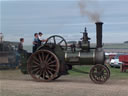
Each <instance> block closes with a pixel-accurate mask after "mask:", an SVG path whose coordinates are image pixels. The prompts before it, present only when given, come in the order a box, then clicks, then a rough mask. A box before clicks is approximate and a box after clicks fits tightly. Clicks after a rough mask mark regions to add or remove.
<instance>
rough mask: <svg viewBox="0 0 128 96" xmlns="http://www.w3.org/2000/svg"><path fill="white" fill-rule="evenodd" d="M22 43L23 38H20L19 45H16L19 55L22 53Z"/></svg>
mask: <svg viewBox="0 0 128 96" xmlns="http://www.w3.org/2000/svg"><path fill="white" fill-rule="evenodd" d="M23 43H24V38H20V43H19V45H18V52H19V53H22V52H24V49H23Z"/></svg>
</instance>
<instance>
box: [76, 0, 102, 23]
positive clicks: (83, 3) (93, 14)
mask: <svg viewBox="0 0 128 96" xmlns="http://www.w3.org/2000/svg"><path fill="white" fill-rule="evenodd" d="M90 1H92V0H80V1H79V3H78V4H79V7H80V13H81V15H82V16H87V17H88V18H89V19H90V20H91V21H92V22H98V21H100V16H101V14H100V12H98V11H97V10H96V9H94V10H89V7H88V6H89V4H91V3H92V2H91V3H90ZM93 2H95V1H93ZM96 7H97V8H98V5H97V6H96Z"/></svg>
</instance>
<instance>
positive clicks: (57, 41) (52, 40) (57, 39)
mask: <svg viewBox="0 0 128 96" xmlns="http://www.w3.org/2000/svg"><path fill="white" fill-rule="evenodd" d="M45 44H54V45H59V46H60V47H61V48H62V49H63V50H67V42H66V40H65V39H64V38H63V37H62V36H59V35H53V36H50V37H49V38H48V39H47V41H46V42H45Z"/></svg>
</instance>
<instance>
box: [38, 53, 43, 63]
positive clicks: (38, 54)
mask: <svg viewBox="0 0 128 96" xmlns="http://www.w3.org/2000/svg"><path fill="white" fill-rule="evenodd" d="M38 57H39V60H40V62H41V63H42V62H43V61H42V59H41V56H40V54H38Z"/></svg>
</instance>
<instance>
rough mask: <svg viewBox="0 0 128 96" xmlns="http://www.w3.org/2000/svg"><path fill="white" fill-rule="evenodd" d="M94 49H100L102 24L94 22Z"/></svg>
mask: <svg viewBox="0 0 128 96" xmlns="http://www.w3.org/2000/svg"><path fill="white" fill-rule="evenodd" d="M95 24H96V40H97V42H96V43H97V44H96V48H102V24H103V22H96V23H95Z"/></svg>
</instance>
